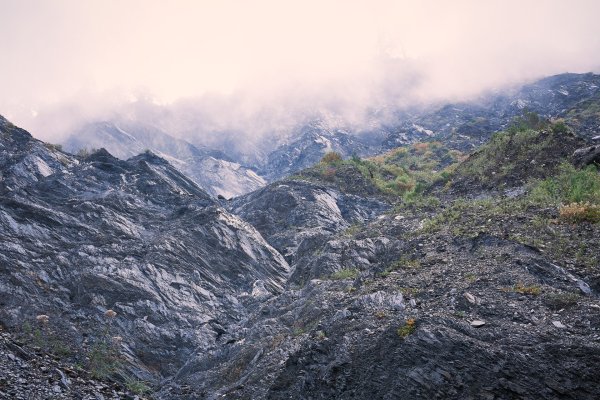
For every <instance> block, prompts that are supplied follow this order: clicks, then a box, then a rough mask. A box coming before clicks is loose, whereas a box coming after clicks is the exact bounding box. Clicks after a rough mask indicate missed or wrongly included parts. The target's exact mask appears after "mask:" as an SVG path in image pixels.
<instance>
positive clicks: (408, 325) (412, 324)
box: [396, 318, 417, 339]
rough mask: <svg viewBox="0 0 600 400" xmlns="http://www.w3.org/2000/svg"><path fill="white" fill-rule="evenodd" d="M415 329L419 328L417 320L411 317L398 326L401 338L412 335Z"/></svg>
mask: <svg viewBox="0 0 600 400" xmlns="http://www.w3.org/2000/svg"><path fill="white" fill-rule="evenodd" d="M415 329H417V321H416V320H415V319H414V318H409V319H407V320H406V322H405V323H404V325H402V326H401V327H400V328H398V330H397V331H396V333H397V334H398V336H400V338H402V339H405V338H406V337H408V336H409V335H411V334H412V333H413V332H414V331H415Z"/></svg>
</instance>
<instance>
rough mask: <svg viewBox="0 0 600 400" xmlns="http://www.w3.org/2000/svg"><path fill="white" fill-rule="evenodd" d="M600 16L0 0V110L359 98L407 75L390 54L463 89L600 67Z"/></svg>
mask: <svg viewBox="0 0 600 400" xmlns="http://www.w3.org/2000/svg"><path fill="white" fill-rule="evenodd" d="M598 16H600V1H598V0H569V1H566V0H565V1H552V0H539V1H532V0H530V1H527V0H519V1H511V0H502V1H483V0H473V1H441V0H440V1H424V0H415V1H377V0H369V1H352V0H339V1H327V0H316V1H312V0H299V1H285V0H268V1H251V0H246V1H243V0H241V1H228V0H218V1H217V0H213V1H201V0H190V1H184V0H174V1H166V0H164V1H155V0H0V114H4V115H6V116H7V117H9V118H11V117H12V118H13V120H15V119H16V120H15V121H14V122H16V123H21V124H23V125H25V127H28V126H33V125H34V124H33V123H32V120H31V118H32V117H33V116H34V115H35V114H36V113H40V112H42V113H43V112H44V109H45V108H48V109H49V108H52V107H56V104H60V103H63V102H68V101H73V99H79V98H81V99H88V98H90V99H91V98H93V97H94V96H96V97H98V98H100V97H102V96H104V97H106V96H115V97H117V96H125V97H127V96H129V94H130V93H141V92H143V93H147V94H150V95H151V96H153V97H154V98H156V99H157V100H158V101H161V102H170V101H174V100H176V99H179V98H182V97H194V96H200V95H203V94H206V93H217V94H231V93H234V95H235V93H238V92H240V91H242V92H244V93H246V94H247V95H250V96H256V99H261V101H269V99H272V98H274V97H275V96H281V95H285V94H286V92H289V93H290V94H291V92H293V91H295V90H299V91H301V92H307V93H311V94H312V95H318V93H319V91H320V90H329V89H331V88H334V87H335V88H347V89H348V88H351V89H348V92H347V94H349V95H350V96H353V95H356V98H357V101H359V100H360V101H364V99H365V98H367V97H368V96H364V93H365V90H367V89H366V88H368V87H369V85H372V84H373V82H378V81H381V79H382V74H383V75H385V76H386V79H389V78H390V75H394V74H399V75H401V74H402V73H406V71H404V70H403V69H402V68H399V69H392V70H390V69H389V68H387V69H386V67H385V66H386V65H387V64H386V62H387V61H389V60H403V62H405V63H407V64H409V65H410V66H411V68H412V69H414V68H416V69H417V70H418V71H419V73H420V74H421V80H420V84H419V91H418V92H419V95H420V96H421V97H423V98H436V97H457V96H458V97H460V96H468V95H472V94H473V93H476V92H477V91H478V90H481V89H487V88H490V87H495V86H499V85H502V84H505V83H511V82H517V81H522V80H527V79H532V78H535V77H539V76H543V75H550V74H555V73H560V72H566V71H570V72H585V71H591V70H593V71H598V70H599V67H600V23H599V22H598ZM403 71H404V72H403ZM413 72H414V71H413ZM394 79H396V78H395V77H394ZM394 79H392V80H391V81H392V82H394ZM401 80H402V77H398V81H401ZM361 96H363V97H364V98H362V99H361ZM257 101H258V100H257ZM90 102H92V103H93V101H91V100H90Z"/></svg>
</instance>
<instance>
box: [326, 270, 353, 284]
mask: <svg viewBox="0 0 600 400" xmlns="http://www.w3.org/2000/svg"><path fill="white" fill-rule="evenodd" d="M357 276H358V270H357V269H356V268H344V269H341V270H339V271H336V272H334V273H333V274H331V275H330V276H329V279H333V280H336V281H337V280H343V279H354V278H356V277H357Z"/></svg>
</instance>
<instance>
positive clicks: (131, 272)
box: [0, 120, 290, 380]
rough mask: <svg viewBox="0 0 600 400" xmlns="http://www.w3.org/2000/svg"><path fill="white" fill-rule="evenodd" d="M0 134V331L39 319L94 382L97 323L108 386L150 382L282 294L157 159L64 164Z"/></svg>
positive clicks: (270, 265) (212, 208)
mask: <svg viewBox="0 0 600 400" xmlns="http://www.w3.org/2000/svg"><path fill="white" fill-rule="evenodd" d="M0 129H1V146H2V147H1V153H0V160H1V161H0V162H1V164H2V166H3V167H2V168H3V169H2V171H3V180H2V181H1V182H0V192H1V193H2V197H1V198H0V232H1V240H0V266H1V273H0V320H1V321H2V324H4V325H5V326H7V327H9V328H10V329H12V330H15V331H17V332H24V329H25V328H24V327H25V326H34V327H37V326H38V325H39V324H38V323H37V322H36V319H35V318H36V316H37V315H47V316H48V317H49V320H50V322H49V325H48V326H49V327H48V328H47V329H48V332H47V335H48V340H50V338H51V339H52V341H57V343H60V346H59V347H60V348H61V349H62V348H66V349H67V350H68V351H67V352H68V353H69V354H73V355H74V357H75V358H76V359H77V362H79V363H81V364H82V365H84V366H86V367H89V368H91V369H94V368H95V367H94V366H93V365H90V364H89V359H90V358H91V357H92V355H91V354H93V353H94V351H96V350H97V347H98V346H104V345H105V344H106V343H104V342H103V341H104V340H105V339H106V338H105V336H106V335H107V331H108V329H109V326H108V325H107V324H108V322H110V336H111V337H113V336H114V337H119V338H120V339H119V343H118V344H117V345H115V346H117V349H118V351H119V354H120V356H119V357H120V358H122V360H120V363H121V362H122V364H123V371H122V373H123V374H125V375H126V376H130V375H133V376H135V377H143V378H145V379H147V380H156V379H158V378H159V377H160V376H167V375H170V374H173V373H175V372H176V371H177V369H178V368H180V367H181V365H183V364H184V363H185V359H186V357H187V354H190V353H191V352H192V351H193V350H195V349H196V350H197V349H201V348H203V347H205V348H209V347H210V346H212V345H214V343H215V340H216V339H217V338H219V337H221V336H222V335H223V333H224V332H226V331H227V329H228V328H227V327H228V326H229V324H231V323H233V321H235V320H238V319H239V318H241V317H242V316H243V315H244V314H245V312H244V309H245V305H244V303H245V301H246V300H247V301H249V302H252V301H253V299H254V297H253V296H259V295H260V296H269V295H271V294H274V293H278V292H280V291H281V290H282V289H283V286H284V285H285V281H286V279H287V276H288V275H289V273H290V270H289V266H288V264H287V262H286V261H285V260H284V258H283V257H282V256H281V255H280V254H279V253H278V252H277V251H275V250H274V249H273V248H272V247H271V246H270V245H268V244H267V242H266V241H265V240H264V239H263V238H262V236H261V235H260V234H259V233H258V232H257V231H256V230H255V229H254V228H253V227H252V226H251V225H249V224H248V223H246V222H245V221H243V220H241V219H240V218H239V217H236V216H234V215H232V214H230V213H228V212H227V211H226V210H225V209H223V208H222V207H220V206H219V204H218V203H216V202H215V201H214V200H212V198H211V197H210V196H209V195H208V194H207V193H206V192H204V191H202V190H201V189H200V188H198V186H196V185H195V184H194V183H193V182H192V181H191V180H189V179H188V178H186V177H185V176H183V175H182V174H181V173H179V172H178V171H177V170H176V169H174V168H173V167H172V166H171V165H170V164H168V163H167V162H166V161H165V160H163V159H162V158H159V157H157V156H156V155H153V154H152V153H144V154H142V155H139V156H136V157H133V158H130V159H129V160H127V161H122V160H118V159H116V158H115V157H113V156H111V155H110V154H109V153H108V152H106V151H105V150H99V151H97V152H95V153H93V154H91V155H89V156H87V157H85V158H83V159H79V160H78V159H76V158H74V157H72V156H70V155H68V154H65V153H62V152H60V151H59V150H58V149H56V148H48V147H47V146H46V145H44V144H43V143H41V142H39V141H37V140H35V139H33V138H32V137H31V136H30V135H29V134H28V133H27V132H25V131H23V130H20V129H18V128H15V127H14V126H12V125H11V124H10V123H8V122H6V121H5V120H2V126H1V128H0ZM57 160H58V161H57ZM257 288H258V289H257ZM245 299H246V300H245ZM108 309H112V310H114V311H116V313H117V315H118V317H117V318H116V319H115V320H114V323H112V321H107V320H106V318H105V317H104V313H105V312H106V311H107V310H108ZM28 329H29V328H28ZM44 329H46V328H45V327H44ZM38 331H39V329H38ZM44 332H45V331H44ZM38 335H39V333H38ZM44 335H45V333H44ZM104 356H106V355H103V357H104ZM106 357H108V356H106ZM92 358H93V357H92ZM130 370H131V371H134V372H131V371H130Z"/></svg>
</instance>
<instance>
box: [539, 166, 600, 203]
mask: <svg viewBox="0 0 600 400" xmlns="http://www.w3.org/2000/svg"><path fill="white" fill-rule="evenodd" d="M529 199H530V200H531V201H532V202H535V203H538V204H549V205H556V206H557V205H560V204H570V203H583V202H588V203H590V204H595V205H598V204H600V174H599V173H598V168H596V167H595V166H593V165H589V166H587V167H586V168H584V169H576V168H575V167H574V166H573V165H571V164H569V163H566V162H565V163H562V164H561V165H560V167H559V169H558V173H557V174H556V175H555V176H553V177H550V178H547V179H545V180H542V181H539V182H537V183H536V184H535V185H534V187H533V189H532V191H531V194H530V196H529Z"/></svg>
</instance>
